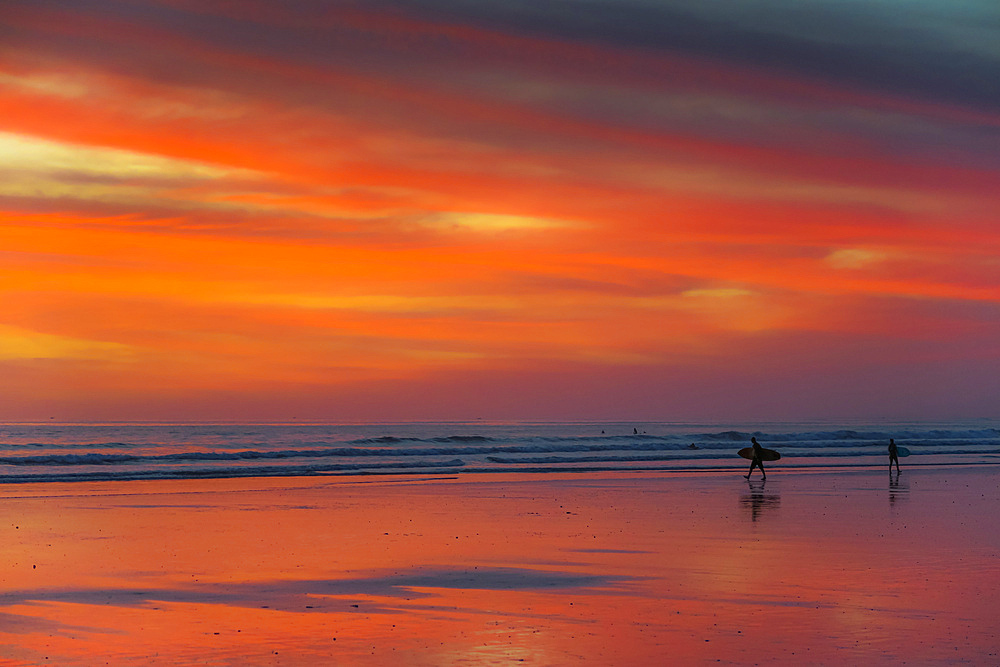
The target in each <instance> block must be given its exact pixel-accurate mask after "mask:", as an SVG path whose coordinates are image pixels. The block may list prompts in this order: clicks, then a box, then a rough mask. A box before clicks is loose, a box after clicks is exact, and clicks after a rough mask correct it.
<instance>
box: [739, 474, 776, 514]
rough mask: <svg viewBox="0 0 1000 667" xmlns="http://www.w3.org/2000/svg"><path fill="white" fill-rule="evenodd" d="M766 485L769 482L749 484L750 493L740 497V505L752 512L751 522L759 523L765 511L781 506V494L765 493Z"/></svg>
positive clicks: (762, 481)
mask: <svg viewBox="0 0 1000 667" xmlns="http://www.w3.org/2000/svg"><path fill="white" fill-rule="evenodd" d="M766 484H767V482H765V481H764V480H761V481H759V482H756V481H754V482H747V486H748V487H749V490H750V492H749V493H744V494H743V495H742V496H740V505H742V506H743V507H745V508H746V509H747V510H748V511H749V512H750V520H751V521H757V517H759V516H760V515H762V514H763V513H764V511H765V510H771V509H774V508H776V507H778V505H780V504H781V496H780V495H779V494H777V493H765V492H764V486H765V485H766Z"/></svg>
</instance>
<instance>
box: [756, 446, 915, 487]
mask: <svg viewBox="0 0 1000 667" xmlns="http://www.w3.org/2000/svg"><path fill="white" fill-rule="evenodd" d="M750 442H752V443H753V458H752V459H750V471H749V472H747V474H746V475H744V477H746V478H747V479H750V475H752V474H753V468H754V466H757V467H758V468H760V474H761V477H762V479H767V473H766V472H764V461H763V459H762V453H763V449H764V448H763V447H761V446H760V444H759V443H758V442H757V438H750ZM896 465H899V464H898V463H897V464H896Z"/></svg>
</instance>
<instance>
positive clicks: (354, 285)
mask: <svg viewBox="0 0 1000 667" xmlns="http://www.w3.org/2000/svg"><path fill="white" fill-rule="evenodd" d="M0 217H2V222H0V419H6V420H30V419H48V418H50V417H54V418H56V419H293V418H299V419H330V420H337V421H340V420H349V421H354V420H397V419H399V420H404V419H406V420H408V419H476V418H479V417H482V418H485V419H514V418H520V419H602V420H603V419H624V420H631V419H649V420H666V421H675V420H702V419H713V420H728V419H732V420H755V419H812V418H829V419H854V418H856V419H880V418H888V419H896V418H899V419H911V418H923V419H950V418H977V417H997V416H998V411H997V406H998V400H1000V5H998V4H997V3H996V2H994V1H993V0H908V1H906V2H904V1H903V0H880V1H874V0H845V1H843V2H814V1H812V0H760V1H757V2H727V1H724V0H704V1H700V2H693V1H683V2H682V1H680V0H655V1H654V0H628V1H622V2H618V1H613V0H563V1H553V2H538V1H537V0H530V1H529V0H523V1H522V0H477V1H475V2H458V1H456V0H413V1H408V2H381V1H372V2H320V1H318V0H306V1H302V0H295V1H292V2H273V1H271V0H162V1H156V0H65V1H49V0H5V1H4V2H3V4H2V5H0Z"/></svg>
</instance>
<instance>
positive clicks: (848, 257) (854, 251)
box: [826, 248, 886, 269]
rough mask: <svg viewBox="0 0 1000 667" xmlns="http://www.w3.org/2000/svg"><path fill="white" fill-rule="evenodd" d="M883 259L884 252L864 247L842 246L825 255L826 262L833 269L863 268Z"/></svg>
mask: <svg viewBox="0 0 1000 667" xmlns="http://www.w3.org/2000/svg"><path fill="white" fill-rule="evenodd" d="M885 259H886V255H885V253H883V252H879V251H877V250H868V249H865V248H842V249H840V250H834V251H833V252H831V253H830V254H829V255H827V256H826V261H827V263H828V264H830V266H832V267H833V268H835V269H863V268H865V267H868V266H871V265H873V264H878V263H880V262H882V261H884V260H885Z"/></svg>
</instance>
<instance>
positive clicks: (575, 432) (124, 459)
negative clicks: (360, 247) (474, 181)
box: [0, 420, 1000, 484]
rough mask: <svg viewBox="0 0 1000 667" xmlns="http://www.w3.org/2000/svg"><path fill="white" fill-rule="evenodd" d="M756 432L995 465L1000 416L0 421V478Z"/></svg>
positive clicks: (688, 440) (484, 455)
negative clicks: (759, 420)
mask: <svg viewBox="0 0 1000 667" xmlns="http://www.w3.org/2000/svg"><path fill="white" fill-rule="evenodd" d="M751 437H756V438H757V440H758V441H759V442H760V443H761V444H762V445H763V446H764V447H768V448H771V449H776V450H778V451H779V452H780V453H781V456H782V458H781V460H780V461H778V462H774V463H768V464H767V467H768V470H775V471H780V470H782V469H803V468H816V469H821V468H843V467H879V466H885V465H886V464H887V460H888V456H887V452H886V447H887V445H888V442H889V438H895V440H896V443H897V445H900V446H903V447H907V448H908V449H909V450H910V452H911V455H910V456H909V457H908V458H904V459H903V460H902V461H901V463H902V464H903V467H913V466H921V465H943V464H948V465H963V464H964V465H968V464H997V463H1000V422H996V421H986V420H979V421H975V422H968V423H915V422H900V423H882V424H878V425H871V424H851V425H849V427H844V426H843V425H839V424H832V423H767V424H754V425H750V426H747V425H734V424H693V423H653V422H642V423H639V422H636V423H625V422H620V423H608V422H564V423H553V422H544V423H542V422H487V421H471V422H420V423H368V424H324V423H313V422H309V423H263V424H247V423H191V422H186V423H72V424H71V423H53V422H48V423H17V424H5V425H0V483H7V484H19V483H31V482H72V481H104V480H108V481H112V480H140V479H194V478H225V477H273V476H302V475H370V474H392V475H429V474H433V475H465V474H474V473H484V472H491V473H518V472H523V473H532V474H540V475H544V474H551V473H573V472H578V473H579V472H594V471H654V470H670V471H686V470H689V471H695V470H698V471H725V470H740V469H744V468H745V467H746V466H747V465H748V464H747V462H746V461H745V460H744V459H741V458H739V457H738V456H737V455H736V452H737V450H739V449H741V448H742V447H746V446H749V444H750V438H751Z"/></svg>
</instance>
